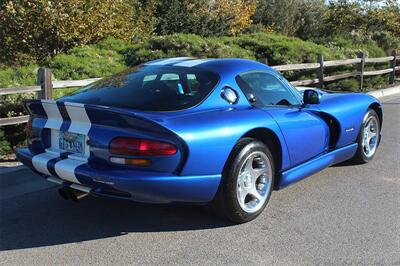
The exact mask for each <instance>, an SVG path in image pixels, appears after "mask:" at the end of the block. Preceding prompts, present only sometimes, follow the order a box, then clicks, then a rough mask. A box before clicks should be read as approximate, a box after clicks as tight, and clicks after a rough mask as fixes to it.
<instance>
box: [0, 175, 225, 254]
mask: <svg viewBox="0 0 400 266" xmlns="http://www.w3.org/2000/svg"><path fill="white" fill-rule="evenodd" d="M20 172H22V173H19V175H20V176H21V177H20V178H21V179H22V180H23V183H22V184H21V183H19V182H4V179H5V178H4V176H3V177H1V179H2V180H3V181H2V182H1V183H2V185H1V188H0V194H2V193H3V192H5V190H6V189H11V188H10V186H11V185H16V184H17V185H19V186H27V188H26V191H24V192H26V193H20V194H19V195H18V196H15V197H10V198H6V199H3V200H2V201H1V202H0V250H14V249H24V248H34V247H41V246H50V245H59V244H67V243H76V242H82V241H88V240H95V239H101V238H107V237H116V236H120V235H124V234H127V233H135V232H163V231H182V230H198V229H209V228H217V227H225V226H230V225H232V224H230V223H228V222H226V221H224V220H222V219H220V218H218V217H216V216H215V215H214V214H212V213H211V212H209V211H208V210H206V209H205V207H201V206H191V205H149V204H139V203H133V202H130V201H122V200H114V199H103V198H95V197H88V198H86V199H84V200H83V201H82V202H79V203H74V202H72V201H66V200H63V199H61V197H60V196H59V195H58V192H57V189H56V187H54V186H50V187H49V186H47V187H45V188H42V189H41V190H39V191H37V190H36V191H30V188H29V186H30V185H29V184H31V183H33V182H36V181H35V179H38V181H37V182H47V181H44V180H40V177H38V176H35V175H33V174H32V173H30V172H28V171H27V170H26V171H20ZM27 175H30V176H29V180H30V182H26V179H27ZM9 177H11V175H10V176H9ZM9 177H7V178H6V179H8V178H9ZM17 179H18V178H17ZM18 183H19V184H18ZM4 184H5V185H4ZM44 185H45V186H46V185H47V184H44Z"/></svg>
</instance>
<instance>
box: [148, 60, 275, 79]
mask: <svg viewBox="0 0 400 266" xmlns="http://www.w3.org/2000/svg"><path fill="white" fill-rule="evenodd" d="M145 65H150V66H175V67H176V66H179V67H188V68H202V69H206V70H209V71H213V72H215V73H218V74H219V75H226V74H237V73H241V72H247V71H254V70H270V71H273V72H276V71H275V70H274V69H273V68H271V67H269V66H267V65H265V64H262V63H260V62H257V61H254V60H249V59H242V58H203V59H198V58H192V57H174V58H162V59H157V60H153V61H150V62H148V63H145Z"/></svg>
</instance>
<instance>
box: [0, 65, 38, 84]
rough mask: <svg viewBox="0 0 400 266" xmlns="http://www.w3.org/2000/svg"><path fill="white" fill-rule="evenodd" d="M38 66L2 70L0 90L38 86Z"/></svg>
mask: <svg viewBox="0 0 400 266" xmlns="http://www.w3.org/2000/svg"><path fill="white" fill-rule="evenodd" d="M38 68H39V67H38V66H37V65H28V66H23V67H18V68H11V67H7V68H0V88H7V87H17V86H31V85H36V83H37V82H36V80H37V70H38Z"/></svg>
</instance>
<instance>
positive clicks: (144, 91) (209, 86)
mask: <svg viewBox="0 0 400 266" xmlns="http://www.w3.org/2000/svg"><path fill="white" fill-rule="evenodd" d="M218 80H219V77H218V75H217V74H215V73H212V72H209V71H205V70H199V69H195V68H187V67H172V66H139V67H135V68H131V69H129V70H127V71H124V72H122V73H119V74H117V75H114V76H111V77H109V78H106V79H102V80H99V81H97V82H95V83H93V84H91V85H89V86H87V87H84V88H82V89H81V90H78V91H77V92H75V93H73V94H71V95H69V96H66V97H63V98H61V99H60V100H61V101H65V102H78V103H84V104H97V105H104V106H114V107H120V108H129V109H136V110H145V111H174V110H181V109H186V108H190V107H193V106H195V105H197V104H199V103H200V102H201V101H202V100H203V99H205V98H206V97H207V96H208V95H209V94H210V92H211V91H212V90H213V88H214V87H215V86H216V85H217V83H218Z"/></svg>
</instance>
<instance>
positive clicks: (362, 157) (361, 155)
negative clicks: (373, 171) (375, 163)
mask: <svg viewBox="0 0 400 266" xmlns="http://www.w3.org/2000/svg"><path fill="white" fill-rule="evenodd" d="M370 117H375V119H376V121H378V128H377V140H376V141H377V147H376V149H375V152H374V153H373V154H372V155H371V156H367V155H366V154H365V151H364V147H363V133H364V129H365V126H366V125H367V121H368V120H369V118H370ZM380 133H381V123H380V120H379V116H378V115H377V113H376V112H375V111H374V110H372V109H368V111H367V113H366V114H365V116H364V119H363V123H362V125H361V128H360V132H359V133H358V137H357V143H358V147H357V151H356V153H355V155H354V157H353V158H352V159H351V161H352V162H353V163H356V164H364V163H368V162H369V161H371V160H372V159H373V158H374V157H375V154H376V151H377V148H378V145H379V141H380V138H381V134H380Z"/></svg>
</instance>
